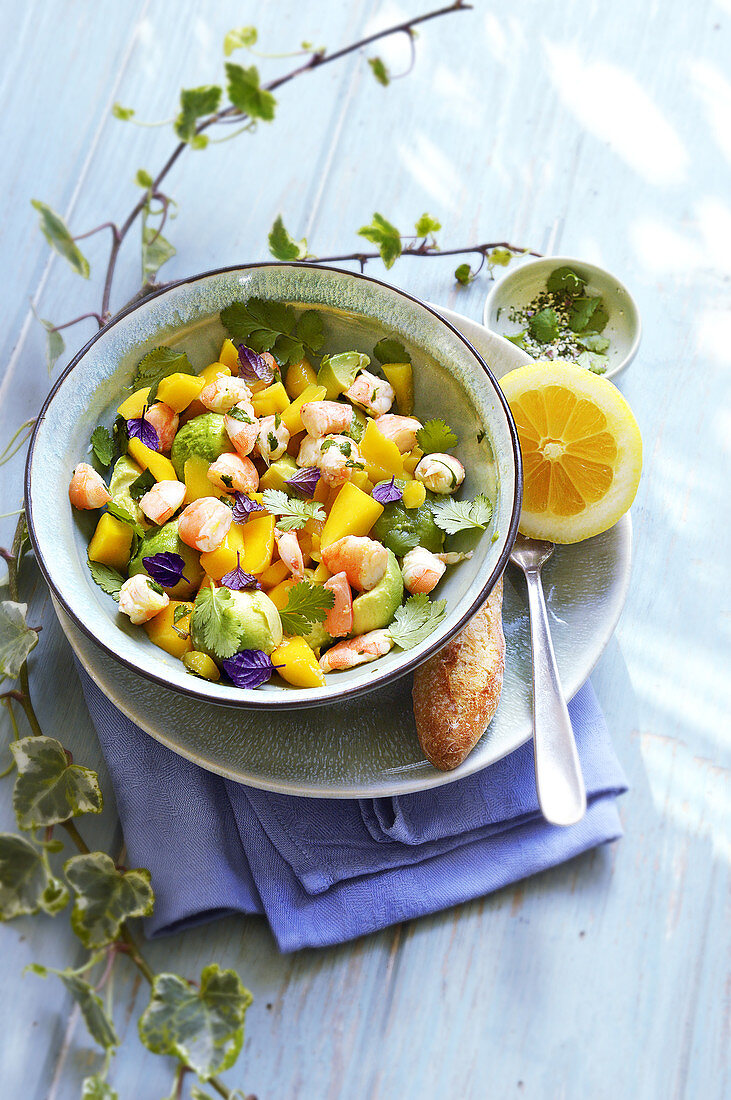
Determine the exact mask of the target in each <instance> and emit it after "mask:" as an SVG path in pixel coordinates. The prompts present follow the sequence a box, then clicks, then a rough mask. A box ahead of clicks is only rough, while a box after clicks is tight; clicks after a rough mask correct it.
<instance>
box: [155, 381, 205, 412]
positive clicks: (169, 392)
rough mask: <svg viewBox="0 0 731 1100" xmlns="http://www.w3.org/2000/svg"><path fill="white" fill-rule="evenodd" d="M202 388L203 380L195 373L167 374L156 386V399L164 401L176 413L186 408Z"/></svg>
mask: <svg viewBox="0 0 731 1100" xmlns="http://www.w3.org/2000/svg"><path fill="white" fill-rule="evenodd" d="M202 389H203V382H202V381H201V379H200V377H199V375H196V374H169V375H168V376H167V378H163V380H162V382H161V383H160V385H159V386H158V387H157V398H158V401H164V402H165V404H166V405H169V406H170V408H171V409H174V411H175V412H176V413H181V412H182V411H183V409H187V408H188V405H190V403H191V401H193V400H194V398H196V397H197V396H198V394H199V393H200V392H201V390H202Z"/></svg>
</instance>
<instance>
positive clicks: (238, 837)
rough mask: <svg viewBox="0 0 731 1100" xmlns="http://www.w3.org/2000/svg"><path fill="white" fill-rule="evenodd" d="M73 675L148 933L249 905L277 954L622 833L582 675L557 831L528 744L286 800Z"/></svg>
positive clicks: (350, 932) (618, 774)
mask: <svg viewBox="0 0 731 1100" xmlns="http://www.w3.org/2000/svg"><path fill="white" fill-rule="evenodd" d="M79 674H80V676H81V682H82V687H83V690H84V695H85V697H86V701H87V705H88V707H89V711H90V713H91V717H92V720H93V722H94V725H95V726H96V729H97V733H98V735H99V740H100V742H101V746H102V750H103V752H104V756H105V757H106V761H107V764H108V766H109V771H110V773H111V777H112V783H113V785H114V789H115V792H116V796H117V807H118V810H119V816H120V819H121V822H122V828H123V830H124V836H125V841H126V844H127V852H128V856H127V860H126V862H127V863H128V864H129V866H131V867H148V868H149V869H150V871H151V873H152V884H153V887H154V889H155V894H156V898H157V901H156V904H155V912H154V914H153V916H152V917H150V918H149V919H148V920H147V922H146V932H147V934H148V935H149V936H158V935H163V934H165V933H169V932H173V931H177V930H179V929H181V928H190V927H192V926H193V925H196V924H200V923H202V922H204V921H210V920H214V919H215V918H217V917H222V916H227V915H229V914H232V913H258V914H263V915H264V916H266V918H267V920H268V921H269V924H270V926H271V929H272V932H273V934H274V937H275V939H276V941H277V944H278V945H279V947H280V949H281V950H282V951H295V950H297V949H298V948H301V947H323V946H326V945H328V944H335V943H341V942H343V941H344V940H350V939H354V938H355V937H356V936H361V935H363V934H364V933H367V932H374V931H376V930H377V929H379V928H385V927H386V926H387V925H390V924H395V923H396V922H398V921H403V920H410V919H412V918H413V917H419V916H422V915H424V914H426V913H433V912H436V911H437V910H439V909H445V908H447V907H448V906H451V905H457V904H458V903H459V902H463V901H467V900H468V899H470V898H476V897H480V896H482V895H483V894H489V893H491V892H492V891H493V890H498V889H500V887H502V886H506V885H507V884H508V883H511V882H515V881H517V880H518V879H522V878H525V877H526V876H527V875H532V874H535V873H536V872H537V871H543V870H545V869H546V868H547V867H553V866H555V865H556V864H558V863H562V862H563V861H564V860H567V859H571V858H572V857H573V856H576V855H579V853H581V852H585V851H587V850H588V849H590V848H593V847H595V846H596V845H598V844H605V843H607V842H608V841H612V840H616V839H618V838H619V837H620V836H621V835H622V828H621V825H620V821H619V815H618V813H617V808H616V804H615V798H616V796H617V795H619V794H622V793H623V792H624V791H625V790H626V789H627V784H626V780H625V777H624V774H623V772H622V769H621V767H620V765H619V762H618V760H617V758H616V756H615V754H614V750H613V748H612V744H611V741H610V739H609V734H608V732H607V727H606V723H605V721H604V717H603V715H602V713H601V711H600V709H599V706H598V703H597V700H596V696H595V695H594V692H593V689H592V687H591V685H590V684H586V685H585V686H584V687H583V688H582V689H581V691H580V692H579V693H578V695H577V696H576V697H575V698H574V700H573V701H572V702H571V703H570V705H569V712H570V714H571V720H572V723H573V727H574V732H575V735H576V740H577V744H578V750H579V757H580V758H581V764H582V767H583V771H584V778H585V781H586V789H587V797H588V809H587V812H586V816H585V817H584V819H583V821H581V822H580V823H579V824H578V825H573V826H571V827H570V828H558V827H555V826H552V825H548V824H547V823H546V822H545V821H544V820H543V818H542V817H541V815H540V812H539V810H538V802H537V799H536V792H535V776H534V771H533V749H532V745H531V744H530V743H528V744H526V745H524V746H523V747H522V748H520V749H518V750H517V751H516V752H514V753H511V755H510V756H507V757H505V758H504V759H503V760H499V761H498V762H497V763H496V764H493V765H492V766H491V767H489V768H486V769H484V770H483V771H481V772H478V773H477V774H476V775H472V776H469V777H468V778H466V779H461V780H458V781H456V782H453V783H449V784H447V785H445V786H443V787H438V788H436V789H434V790H429V791H424V792H422V793H419V794H409V795H404V796H402V797H399V798H377V799H359V800H358V799H354V800H342V799H323V798H295V797H292V796H291V795H280V794H270V793H269V792H267V791H260V790H255V789H254V788H252V787H244V786H241V785H239V784H237V783H232V782H230V781H229V780H226V779H222V778H220V777H219V776H217V775H213V774H211V773H210V772H206V771H203V769H201V768H199V767H198V766H197V765H195V764H191V763H189V762H188V761H187V760H184V759H183V758H182V757H180V756H177V755H176V754H175V753H173V752H171V751H170V750H169V749H167V748H165V747H164V746H163V745H160V744H158V743H157V742H156V741H154V740H153V739H152V738H151V737H149V736H147V734H145V733H144V732H143V731H142V730H141V729H140V728H139V727H138V726H135V725H134V724H133V723H132V722H130V721H129V719H127V718H125V717H124V715H122V714H121V713H120V712H119V711H118V710H117V709H116V708H114V707H113V706H112V705H111V703H110V702H109V700H108V699H107V698H106V697H105V696H104V695H103V694H102V692H101V691H100V689H99V688H98V687H97V685H96V684H95V683H94V682H93V681H92V680H91V679H90V678H89V676H88V675H87V674H86V673H85V672H84V671H83V670H82V669H81V668H80V667H79Z"/></svg>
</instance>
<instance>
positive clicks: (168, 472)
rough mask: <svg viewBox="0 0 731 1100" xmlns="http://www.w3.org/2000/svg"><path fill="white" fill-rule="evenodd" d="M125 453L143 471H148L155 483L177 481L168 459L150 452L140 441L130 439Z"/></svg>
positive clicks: (155, 452)
mask: <svg viewBox="0 0 731 1100" xmlns="http://www.w3.org/2000/svg"><path fill="white" fill-rule="evenodd" d="M127 451H128V453H129V455H130V457H131V458H133V459H134V460H135V462H136V463H137V465H138V466H141V467H142V469H143V470H149V471H150V473H151V474H152V476H153V477H154V478H155V481H177V480H178V475H177V474H176V473H175V467H174V466H173V464H172V462H171V461H170V459H169V458H165V455H161V454H158V453H157V451H151V450H150V448H149V447H146V446H145V444H144V443H143V442H142V440H141V439H137V438H133V439H130V441H129V443H128V445H127Z"/></svg>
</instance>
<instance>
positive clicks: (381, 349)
mask: <svg viewBox="0 0 731 1100" xmlns="http://www.w3.org/2000/svg"><path fill="white" fill-rule="evenodd" d="M373 354H374V355H375V357H376V359H377V360H378V362H379V363H410V362H411V356H410V355H409V353H408V351H407V350H406V348H405V347H404V345H403V344H402V343H401V342H400V341H399V340H394V339H393V337H390V336H387V337H385V339H383V340H379V341H378V343H377V344H376V346H375V347H374V349H373Z"/></svg>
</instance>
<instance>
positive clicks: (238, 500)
mask: <svg viewBox="0 0 731 1100" xmlns="http://www.w3.org/2000/svg"><path fill="white" fill-rule="evenodd" d="M234 500H235V504H234V523H246V521H247V519H248V518H249V515H250V514H251V513H252V512H265V511H266V508H265V507H264V505H263V504H259V501H258V500H252V499H251V497H248V496H247V495H246V493H238V492H237V493H234Z"/></svg>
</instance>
